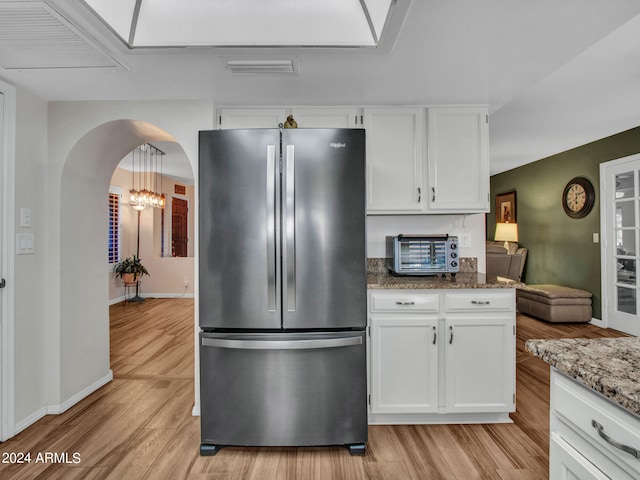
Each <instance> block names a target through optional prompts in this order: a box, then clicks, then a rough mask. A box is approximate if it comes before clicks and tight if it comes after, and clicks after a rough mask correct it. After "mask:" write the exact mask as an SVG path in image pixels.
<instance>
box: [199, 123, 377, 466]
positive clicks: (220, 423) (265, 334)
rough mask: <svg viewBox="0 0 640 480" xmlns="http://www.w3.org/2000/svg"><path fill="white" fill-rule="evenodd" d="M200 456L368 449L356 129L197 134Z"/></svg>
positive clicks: (360, 147) (361, 160) (361, 138)
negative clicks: (226, 450) (233, 448)
mask: <svg viewBox="0 0 640 480" xmlns="http://www.w3.org/2000/svg"><path fill="white" fill-rule="evenodd" d="M199 142H200V167H199V168H200V170H199V207H200V208H199V211H200V213H199V215H200V216H199V235H200V247H199V248H200V252H199V253H200V262H199V277H200V282H199V289H200V290H199V292H200V294H199V299H200V301H199V315H200V327H201V332H200V339H199V340H200V390H201V437H202V438H201V446H200V453H201V455H214V454H216V453H217V452H218V451H219V449H220V448H221V447H222V446H226V445H246V446H319V445H344V446H347V447H348V448H349V450H350V451H351V453H352V454H364V451H365V442H366V440H367V409H366V395H367V394H366V355H365V326H366V250H365V248H366V240H365V218H366V212H365V132H364V130H357V129H253V130H213V131H201V132H200V138H199Z"/></svg>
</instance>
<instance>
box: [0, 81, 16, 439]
mask: <svg viewBox="0 0 640 480" xmlns="http://www.w3.org/2000/svg"><path fill="white" fill-rule="evenodd" d="M0 93H1V94H2V96H3V102H2V112H1V113H0V114H1V115H2V117H3V121H2V122H1V125H2V131H1V132H0V148H1V149H2V156H1V157H0V168H1V171H2V173H1V175H0V182H1V184H2V198H1V199H0V208H1V209H2V210H1V215H2V218H1V221H2V231H1V233H2V235H1V236H0V242H1V243H0V255H1V258H0V262H1V263H0V267H1V270H0V276H1V278H5V279H6V281H7V284H6V287H5V288H4V289H3V290H2V294H1V295H2V302H1V305H2V307H1V311H0V359H1V361H2V367H1V369H0V441H4V440H6V439H8V438H11V437H12V436H13V435H14V433H15V362H14V320H15V319H14V296H15V290H14V285H13V279H14V278H15V275H14V269H15V265H14V256H13V252H14V247H15V244H14V239H15V221H14V220H15V213H14V212H15V208H14V207H15V135H16V89H15V87H13V86H11V85H9V84H8V83H5V82H4V81H3V80H2V79H0Z"/></svg>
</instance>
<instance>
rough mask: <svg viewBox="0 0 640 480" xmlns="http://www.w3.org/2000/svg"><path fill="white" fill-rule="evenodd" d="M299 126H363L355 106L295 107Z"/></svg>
mask: <svg viewBox="0 0 640 480" xmlns="http://www.w3.org/2000/svg"><path fill="white" fill-rule="evenodd" d="M291 114H292V115H293V118H294V119H295V121H296V122H297V124H298V128H356V127H359V128H361V126H362V121H361V120H360V118H359V117H358V113H357V110H356V109H355V108H312V107H309V108H293V109H291Z"/></svg>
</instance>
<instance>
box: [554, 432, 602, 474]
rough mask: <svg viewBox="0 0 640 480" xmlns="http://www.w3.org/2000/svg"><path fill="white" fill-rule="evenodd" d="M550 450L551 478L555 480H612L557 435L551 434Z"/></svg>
mask: <svg viewBox="0 0 640 480" xmlns="http://www.w3.org/2000/svg"><path fill="white" fill-rule="evenodd" d="M549 448H550V459H549V464H550V469H549V478H553V479H554V480H608V479H609V478H610V477H608V476H606V475H605V474H604V473H602V472H601V471H600V470H598V469H597V468H596V467H595V466H594V465H593V464H592V463H591V462H590V461H589V460H587V459H586V458H585V457H583V456H582V455H581V454H580V453H579V452H578V451H577V450H576V449H575V448H573V447H572V446H571V445H569V444H568V443H567V442H565V441H564V440H563V439H562V437H560V436H558V434H556V433H552V434H551V437H550V439H549Z"/></svg>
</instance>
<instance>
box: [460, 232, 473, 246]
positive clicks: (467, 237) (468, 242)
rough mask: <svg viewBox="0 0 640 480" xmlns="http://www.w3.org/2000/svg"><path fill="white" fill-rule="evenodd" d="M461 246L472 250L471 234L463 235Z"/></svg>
mask: <svg viewBox="0 0 640 480" xmlns="http://www.w3.org/2000/svg"><path fill="white" fill-rule="evenodd" d="M460 246H461V247H464V248H471V234H470V233H463V234H462V238H461V239H460Z"/></svg>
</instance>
